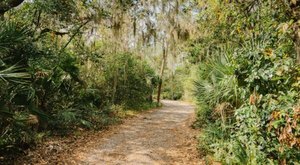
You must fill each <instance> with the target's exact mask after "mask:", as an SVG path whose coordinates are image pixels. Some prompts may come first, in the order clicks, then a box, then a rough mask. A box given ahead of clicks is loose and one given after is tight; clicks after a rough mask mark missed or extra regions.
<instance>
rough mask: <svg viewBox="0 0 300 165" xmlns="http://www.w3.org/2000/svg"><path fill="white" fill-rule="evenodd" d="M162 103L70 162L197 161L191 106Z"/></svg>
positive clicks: (138, 164)
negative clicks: (156, 108)
mask: <svg viewBox="0 0 300 165" xmlns="http://www.w3.org/2000/svg"><path fill="white" fill-rule="evenodd" d="M163 105H164V106H163V107H162V108H160V109H158V110H153V111H151V112H149V113H144V114H141V115H139V116H138V117H136V118H133V119H130V120H128V121H126V122H125V123H124V124H122V125H120V126H118V127H117V128H115V129H113V130H112V131H111V132H110V133H109V134H107V135H104V136H103V137H101V139H100V140H98V142H97V143H92V145H90V147H87V149H85V151H80V152H78V153H76V154H75V155H74V157H75V158H76V159H75V160H74V159H73V161H72V164H83V165H85V164H86V165H88V164H91V165H94V164H105V165H106V164H108V165H119V164H126V165H127V164H128V165H148V164H149V165H155V164H184V165H187V164H188V165H193V164H200V163H199V158H197V151H196V146H195V145H196V143H197V142H196V135H197V131H196V130H193V129H192V128H191V127H190V125H191V123H192V122H193V120H194V107H193V106H191V105H189V104H187V103H184V102H179V101H163ZM72 157H73V156H72ZM69 163H71V162H69Z"/></svg>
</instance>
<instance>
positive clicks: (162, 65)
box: [157, 46, 167, 105]
mask: <svg viewBox="0 0 300 165" xmlns="http://www.w3.org/2000/svg"><path fill="white" fill-rule="evenodd" d="M166 61H167V49H166V47H165V46H163V59H162V64H161V68H160V75H159V83H158V91H157V105H159V103H160V95H161V89H162V83H163V81H162V79H163V75H164V70H165V65H166Z"/></svg>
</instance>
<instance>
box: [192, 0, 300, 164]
mask: <svg viewBox="0 0 300 165" xmlns="http://www.w3.org/2000/svg"><path fill="white" fill-rule="evenodd" d="M291 3H292V2H291ZM206 4H207V5H208V6H207V9H206V10H204V11H202V12H200V15H201V17H200V18H199V21H200V22H201V21H205V22H206V24H203V25H205V26H209V27H211V28H209V30H210V31H209V32H207V33H204V34H203V35H204V38H202V39H201V40H197V41H195V44H192V48H191V58H190V60H192V61H191V62H195V59H201V60H198V61H196V62H199V64H198V65H199V74H198V80H197V81H196V83H195V86H196V93H195V95H196V97H197V102H198V107H199V108H198V112H197V123H199V125H201V126H203V123H204V124H207V125H205V127H204V128H203V129H204V130H203V134H202V135H201V137H200V139H199V141H200V143H199V145H200V149H202V150H203V151H204V154H208V155H213V157H214V159H215V160H216V161H220V162H222V163H223V164H295V163H297V162H299V150H300V148H299V145H298V142H299V136H298V135H299V133H298V130H299V123H298V121H299V116H298V113H299V112H298V111H299V86H298V84H299V79H298V77H299V64H297V63H296V56H297V52H296V51H295V50H297V48H295V44H296V43H295V42H296V41H295V38H294V33H298V31H297V30H296V29H293V28H292V27H296V26H298V25H295V24H294V23H293V18H292V17H291V15H289V14H287V13H286V12H284V10H285V8H286V7H287V6H289V5H290V4H283V2H281V1H276V2H269V1H268V2H267V1H266V2H258V3H256V2H255V1H253V3H251V2H245V4H242V3H238V2H231V3H230V2H217V1H213V0H212V1H209V2H207V3H206ZM282 5H283V6H282ZM270 8H276V9H278V10H270ZM292 8H293V6H292V5H291V6H290V9H292ZM204 16H205V17H204ZM214 26H215V27H214ZM229 30H230V31H229ZM199 47H200V48H199ZM195 52H196V53H198V57H197V56H195ZM224 59H225V60H224Z"/></svg>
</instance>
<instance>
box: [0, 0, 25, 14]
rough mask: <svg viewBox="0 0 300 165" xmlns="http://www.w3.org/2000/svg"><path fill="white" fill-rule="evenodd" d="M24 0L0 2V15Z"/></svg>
mask: <svg viewBox="0 0 300 165" xmlns="http://www.w3.org/2000/svg"><path fill="white" fill-rule="evenodd" d="M24 1H25V0H4V1H2V2H0V15H4V13H5V12H7V11H8V10H10V9H12V8H14V7H17V6H19V5H20V4H21V3H23V2H24Z"/></svg>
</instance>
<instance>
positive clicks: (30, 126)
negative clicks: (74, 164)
mask: <svg viewBox="0 0 300 165" xmlns="http://www.w3.org/2000/svg"><path fill="white" fill-rule="evenodd" d="M56 5H58V4H56ZM25 7H26V6H25ZM48 7H53V6H48ZM54 7H56V6H54ZM17 21H20V20H17ZM0 25H1V26H0V57H1V60H0V62H1V64H0V84H1V87H0V105H1V107H0V148H1V149H0V152H1V154H2V153H6V154H7V153H9V152H13V151H16V150H23V149H26V148H28V147H30V146H32V145H33V144H35V143H36V142H39V141H41V139H42V138H43V137H44V136H46V135H53V134H54V135H56V134H59V135H66V134H69V133H72V132H73V131H74V130H76V129H79V128H84V129H102V128H104V127H107V126H108V125H110V124H112V123H114V122H117V121H118V120H119V116H118V112H117V111H116V110H115V108H114V107H115V106H122V107H124V108H121V109H119V110H118V111H126V109H136V110H140V109H143V108H150V107H152V106H151V105H152V100H151V96H152V91H153V88H154V87H155V85H156V84H155V79H156V76H155V73H154V71H153V70H152V69H151V68H150V67H149V66H148V64H146V63H145V62H144V61H142V60H139V59H138V58H137V57H136V56H135V55H134V54H132V53H124V52H120V53H107V54H105V55H104V56H103V55H102V54H101V52H99V53H95V52H91V51H89V49H88V48H86V47H85V46H83V48H81V49H79V48H76V49H75V48H74V49H73V48H66V47H65V48H64V49H61V47H58V46H57V45H56V44H53V38H52V36H51V35H44V36H43V37H40V36H39V35H40V34H39V33H33V32H32V31H34V26H33V27H32V26H29V25H23V24H21V23H18V22H16V21H13V20H12V21H8V20H5V21H2V22H0ZM67 42H68V41H66V43H67ZM70 43H71V44H73V45H76V44H77V43H76V40H74V41H71V40H70ZM82 52H84V53H88V54H87V55H86V56H85V58H84V59H81V57H82V56H80V55H81V53H82ZM92 53H93V54H92ZM89 54H91V55H89ZM95 54H97V55H95ZM90 56H94V57H93V61H91V60H89V57H90ZM91 63H92V64H93V68H91V66H90V64H91Z"/></svg>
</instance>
